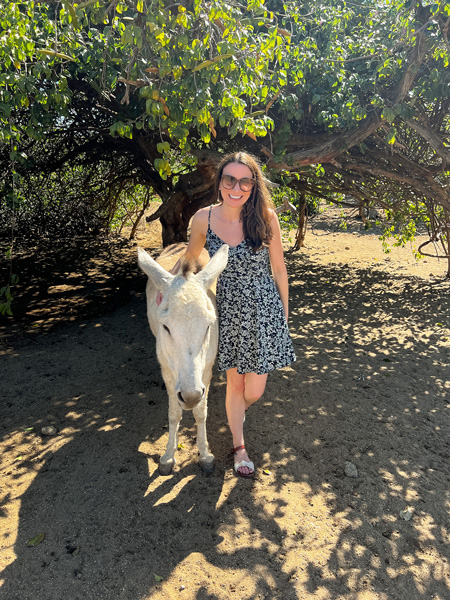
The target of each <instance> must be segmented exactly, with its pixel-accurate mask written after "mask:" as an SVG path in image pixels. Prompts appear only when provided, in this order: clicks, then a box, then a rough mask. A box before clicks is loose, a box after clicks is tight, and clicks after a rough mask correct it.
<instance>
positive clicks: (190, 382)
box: [138, 244, 228, 475]
mask: <svg viewBox="0 0 450 600" xmlns="http://www.w3.org/2000/svg"><path fill="white" fill-rule="evenodd" d="M185 249H186V245H185V244H176V245H173V246H169V247H168V248H166V249H165V250H164V252H163V253H162V254H161V255H160V257H159V258H158V260H157V261H155V260H153V259H152V258H151V256H149V254H148V253H147V252H145V250H142V248H138V264H139V266H140V268H141V269H142V270H143V271H144V273H145V274H146V275H147V276H148V282H147V290H146V291H147V316H148V321H149V323H150V328H151V330H152V332H153V334H154V336H155V337H156V354H157V357H158V361H159V363H160V365H161V371H162V376H163V378H164V382H165V384H166V388H167V393H168V395H169V441H168V443H167V448H166V452H165V453H164V455H163V456H162V457H161V459H160V461H159V471H160V473H161V474H162V475H169V474H170V473H171V471H172V468H173V466H174V464H175V463H176V460H175V451H176V450H177V448H178V427H179V424H180V421H181V416H182V413H183V409H184V410H192V411H193V413H194V418H195V422H196V424H197V447H198V450H199V453H200V466H201V468H202V469H203V471H204V472H207V473H210V472H212V471H213V470H214V456H213V455H212V454H211V452H210V450H209V446H208V441H207V437H206V413H207V397H208V389H209V384H210V381H211V376H212V367H213V364H214V361H215V358H216V354H217V344H218V337H219V333H218V323H217V312H216V302H215V293H214V292H215V280H216V279H217V277H218V276H219V275H220V273H221V272H222V271H223V270H224V268H225V267H226V265H227V261H228V246H226V245H224V246H222V248H221V249H220V250H219V251H218V252H217V253H216V254H215V255H214V256H213V258H212V259H211V260H210V261H209V262H208V260H209V256H208V253H207V252H206V250H203V251H202V254H201V256H200V259H199V266H198V268H200V269H201V270H200V271H198V272H197V273H194V272H193V270H195V269H194V267H192V266H191V265H189V263H187V262H183V261H182V263H181V267H180V269H179V270H178V273H180V270H181V274H178V273H177V275H172V274H171V273H169V272H168V270H169V269H171V268H172V267H173V265H174V264H175V263H176V261H177V260H178V259H179V258H180V256H181V255H182V254H183V253H184V251H185ZM202 267H203V268H202ZM159 292H161V294H162V298H161V294H159Z"/></svg>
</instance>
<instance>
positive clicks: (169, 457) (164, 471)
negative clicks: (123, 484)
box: [159, 392, 183, 475]
mask: <svg viewBox="0 0 450 600" xmlns="http://www.w3.org/2000/svg"><path fill="white" fill-rule="evenodd" d="M182 414H183V409H182V408H181V406H180V405H179V403H178V400H177V399H176V396H175V394H171V393H170V392H169V441H168V442H167V447H166V451H165V453H164V455H163V456H161V458H160V461H159V472H160V473H161V475H170V473H171V472H172V469H173V466H174V465H175V463H176V460H175V451H176V450H177V448H178V427H179V425H180V421H181V416H182Z"/></svg>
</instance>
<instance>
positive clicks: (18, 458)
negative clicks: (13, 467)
mask: <svg viewBox="0 0 450 600" xmlns="http://www.w3.org/2000/svg"><path fill="white" fill-rule="evenodd" d="M24 458H25V457H24V456H22V455H20V456H16V458H15V459H14V460H23V459H24Z"/></svg>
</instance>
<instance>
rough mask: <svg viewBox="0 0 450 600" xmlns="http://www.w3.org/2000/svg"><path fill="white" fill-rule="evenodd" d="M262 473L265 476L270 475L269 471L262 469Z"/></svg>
mask: <svg viewBox="0 0 450 600" xmlns="http://www.w3.org/2000/svg"><path fill="white" fill-rule="evenodd" d="M263 473H265V474H266V475H270V474H271V473H270V471H269V469H264V470H263Z"/></svg>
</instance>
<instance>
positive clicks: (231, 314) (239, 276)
mask: <svg viewBox="0 0 450 600" xmlns="http://www.w3.org/2000/svg"><path fill="white" fill-rule="evenodd" d="M210 218H211V209H210V211H209V217H208V231H207V234H206V244H207V247H208V251H209V255H210V256H211V257H212V256H213V255H214V254H215V253H216V252H217V251H218V250H219V248H220V247H221V246H222V245H223V244H224V242H223V240H221V239H220V238H219V236H218V235H217V234H216V233H214V231H213V230H212V229H211V227H210ZM269 265H270V261H269V250H268V248H266V247H264V248H262V249H261V250H259V251H258V252H256V253H254V252H253V250H252V249H251V248H250V247H249V245H248V244H247V243H246V241H245V240H243V241H242V242H241V243H240V244H238V245H237V246H234V247H230V251H229V255H228V264H227V266H226V268H225V270H224V271H223V272H222V274H221V275H220V276H219V278H218V280H217V293H216V299H217V310H218V313H219V350H218V367H219V369H220V370H221V371H227V370H228V369H232V368H234V367H236V368H237V372H238V373H239V374H241V375H242V374H244V373H257V374H258V375H262V374H264V373H268V372H269V371H272V370H273V369H280V368H281V367H285V366H287V365H289V364H290V363H292V362H294V361H295V352H294V348H293V345H292V341H291V338H290V337H289V330H288V326H287V322H286V317H285V315H284V310H283V305H282V303H281V298H280V295H279V293H278V290H277V288H276V287H275V283H274V281H273V279H272V276H271V275H270V272H269Z"/></svg>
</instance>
